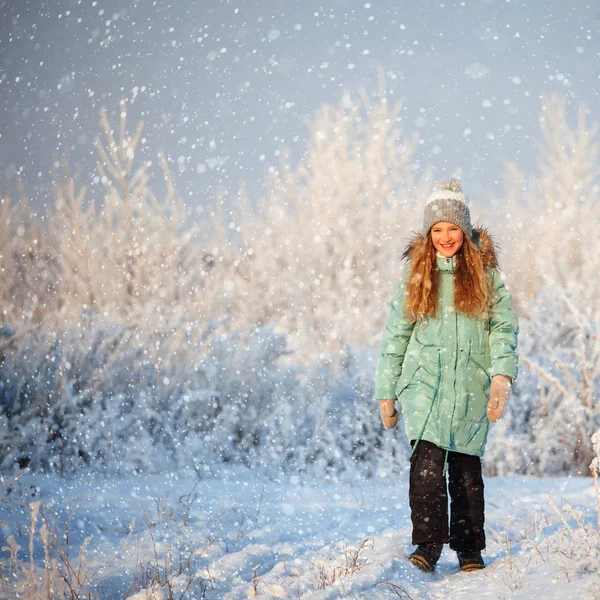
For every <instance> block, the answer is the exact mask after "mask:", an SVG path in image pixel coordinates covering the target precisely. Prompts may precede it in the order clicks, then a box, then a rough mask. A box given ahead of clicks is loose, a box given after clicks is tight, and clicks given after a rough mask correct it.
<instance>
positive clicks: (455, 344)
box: [375, 240, 519, 457]
mask: <svg viewBox="0 0 600 600" xmlns="http://www.w3.org/2000/svg"><path fill="white" fill-rule="evenodd" d="M486 241H487V240H486ZM437 262H438V267H439V269H440V271H441V273H440V279H441V281H440V299H439V310H438V313H437V314H438V316H437V317H435V318H429V317H426V318H425V320H424V321H417V322H412V323H411V322H409V321H408V320H407V319H406V318H405V317H404V315H403V305H404V294H405V278H406V277H407V274H408V270H409V265H407V266H406V267H405V269H404V273H403V277H402V280H401V282H400V284H399V286H398V289H397V291H396V293H395V294H394V297H393V299H392V303H391V311H390V313H389V315H388V318H387V321H386V327H385V332H384V334H383V338H382V340H381V354H380V356H379V360H378V362H377V371H376V376H375V396H376V398H377V399H393V398H397V399H398V400H399V402H400V405H401V408H402V414H403V418H404V426H405V430H406V435H407V437H408V439H409V441H412V440H421V439H423V440H428V441H430V442H433V443H434V444H436V445H437V446H439V447H441V448H445V449H446V450H451V451H454V452H462V453H464V454H472V455H475V456H479V457H483V454H484V450H485V445H486V440H487V434H488V427H489V421H488V418H487V414H486V407H487V402H488V399H489V390H490V383H491V378H492V377H493V376H494V375H498V374H501V375H507V376H508V377H510V378H511V379H512V380H513V381H514V380H515V379H516V378H517V366H518V358H517V354H516V348H517V336H518V333H519V326H518V322H517V318H516V316H515V313H514V312H513V309H512V300H511V296H510V293H509V291H508V290H507V289H506V287H505V286H504V283H503V282H502V279H501V277H500V274H499V272H498V270H497V268H495V267H490V268H489V270H488V272H489V274H490V276H491V285H492V288H493V298H492V304H491V310H490V315H491V318H490V320H489V322H485V321H484V320H483V319H480V318H477V319H473V318H470V317H468V316H466V315H464V314H462V313H459V312H457V311H455V309H454V304H453V301H454V277H453V273H454V269H455V266H456V257H455V256H453V257H452V258H450V259H446V258H444V257H441V256H438V258H437ZM484 264H485V263H484ZM495 264H497V263H495Z"/></svg>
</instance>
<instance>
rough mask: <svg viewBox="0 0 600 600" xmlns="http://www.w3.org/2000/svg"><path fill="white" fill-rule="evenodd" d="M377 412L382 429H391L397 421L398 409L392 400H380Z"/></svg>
mask: <svg viewBox="0 0 600 600" xmlns="http://www.w3.org/2000/svg"><path fill="white" fill-rule="evenodd" d="M379 413H380V415H381V421H382V422H383V427H384V429H391V428H392V427H395V426H396V423H398V416H399V415H398V411H397V410H396V406H395V402H394V400H380V401H379Z"/></svg>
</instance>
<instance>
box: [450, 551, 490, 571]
mask: <svg viewBox="0 0 600 600" xmlns="http://www.w3.org/2000/svg"><path fill="white" fill-rule="evenodd" d="M456 556H457V557H458V564H459V565H460V570H461V571H464V572H465V573H468V572H470V571H478V570H479V569H484V568H485V563H484V562H483V558H481V552H479V551H478V550H476V551H475V552H457V553H456Z"/></svg>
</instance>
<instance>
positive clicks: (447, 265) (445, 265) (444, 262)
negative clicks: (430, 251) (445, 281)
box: [436, 252, 456, 273]
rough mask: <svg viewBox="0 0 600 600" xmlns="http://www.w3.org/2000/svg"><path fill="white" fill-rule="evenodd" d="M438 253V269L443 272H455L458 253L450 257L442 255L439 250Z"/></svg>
mask: <svg viewBox="0 0 600 600" xmlns="http://www.w3.org/2000/svg"><path fill="white" fill-rule="evenodd" d="M436 255H437V265H438V269H439V270H440V271H442V273H454V270H455V269H456V254H455V255H454V256H451V257H450V258H446V257H445V256H442V255H441V254H440V253H439V252H436Z"/></svg>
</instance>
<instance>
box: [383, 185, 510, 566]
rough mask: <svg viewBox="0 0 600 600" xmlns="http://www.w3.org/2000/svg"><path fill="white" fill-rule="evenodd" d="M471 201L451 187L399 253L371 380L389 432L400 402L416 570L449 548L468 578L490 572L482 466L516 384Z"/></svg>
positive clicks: (493, 267) (500, 293)
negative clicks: (491, 429)
mask: <svg viewBox="0 0 600 600" xmlns="http://www.w3.org/2000/svg"><path fill="white" fill-rule="evenodd" d="M466 200H467V198H466V196H465V195H464V194H463V192H462V190H461V187H460V184H459V182H458V181H456V180H455V179H450V180H447V181H442V182H441V183H440V184H439V186H438V189H437V190H436V191H435V192H434V193H433V194H432V195H431V196H430V197H429V198H428V200H427V203H426V206H425V213H424V219H423V231H422V233H421V234H418V235H417V236H416V237H415V238H414V239H413V240H412V241H411V242H410V243H409V244H408V246H407V248H406V250H405V252H404V255H403V258H405V259H408V262H407V264H406V266H405V268H404V270H403V274H402V280H401V282H400V284H399V286H398V289H397V291H396V293H395V295H394V297H393V299H392V304H391V311H390V313H389V316H388V318H387V321H386V327H385V332H384V334H383V339H382V341H381V355H380V357H379V360H378V363H377V372H376V386H375V395H376V398H377V399H378V400H379V406H380V413H381V418H382V421H383V425H384V427H385V428H386V429H389V428H391V427H394V426H395V425H396V423H397V422H398V411H397V410H396V409H395V406H394V403H395V400H396V399H398V401H399V403H400V405H401V406H402V414H403V417H404V425H405V430H406V435H407V437H408V440H409V442H410V444H411V447H412V449H411V453H410V484H409V485H410V488H409V501H410V509H411V519H412V525H413V532H412V543H413V544H415V545H416V546H417V548H416V550H415V551H414V552H413V553H412V554H411V555H410V556H409V560H410V561H411V563H413V564H414V565H415V566H417V567H418V568H420V569H421V570H423V571H428V572H430V571H433V570H434V568H435V565H436V563H437V561H438V559H439V557H440V554H441V552H442V546H443V544H445V543H448V542H449V544H450V548H452V549H453V550H455V551H456V552H457V556H458V561H459V565H460V568H461V569H462V570H463V571H471V570H474V569H481V568H483V567H484V566H485V565H484V562H483V559H482V557H481V551H482V550H483V549H484V548H485V533H484V529H483V525H484V497H483V480H482V476H481V460H482V458H483V453H484V449H485V444H486V439H487V434H488V426H489V423H490V421H491V422H494V421H497V420H498V419H499V418H500V417H501V416H502V413H503V410H504V406H505V404H506V402H507V401H508V398H509V393H510V385H511V384H512V382H513V381H514V380H515V379H516V377H517V354H516V348H517V335H518V332H519V327H518V323H517V319H516V317H515V314H514V312H513V310H512V301H511V297H510V294H509V292H508V290H507V289H506V287H504V284H503V282H502V279H501V277H500V274H499V272H498V261H497V258H496V252H495V249H494V243H493V242H492V239H491V237H490V235H489V234H488V233H487V232H486V231H485V230H484V229H482V228H479V229H473V227H472V226H471V219H470V214H469V209H468V207H467V204H466ZM446 473H448V489H449V492H450V501H451V503H450V513H451V514H450V528H449V530H448V494H447V491H446Z"/></svg>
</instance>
